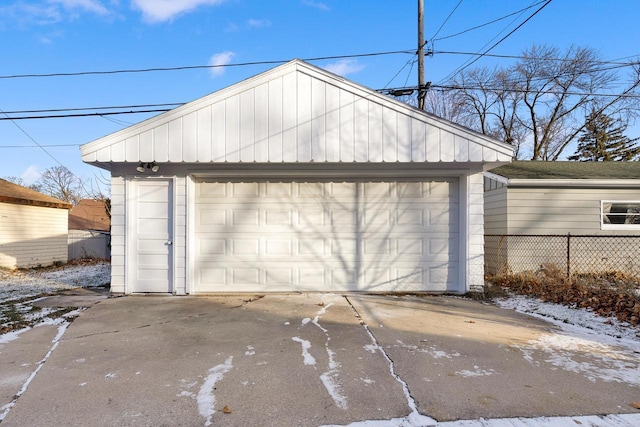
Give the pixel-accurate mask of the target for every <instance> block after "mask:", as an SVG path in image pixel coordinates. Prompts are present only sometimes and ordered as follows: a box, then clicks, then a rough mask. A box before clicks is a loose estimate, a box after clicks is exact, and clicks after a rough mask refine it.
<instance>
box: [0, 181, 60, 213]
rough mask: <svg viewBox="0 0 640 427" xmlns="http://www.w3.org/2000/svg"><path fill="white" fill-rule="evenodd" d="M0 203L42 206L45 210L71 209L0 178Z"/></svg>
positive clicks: (50, 198)
mask: <svg viewBox="0 0 640 427" xmlns="http://www.w3.org/2000/svg"><path fill="white" fill-rule="evenodd" d="M0 202H4V203H11V204H15V205H30V206H42V207H46V208H59V209H71V204H69V203H67V202H64V201H62V200H58V199H56V198H55V197H51V196H47V195H45V194H42V193H40V192H38V191H35V190H32V189H30V188H27V187H23V186H22V185H18V184H14V183H13V182H10V181H7V180H4V179H1V178H0Z"/></svg>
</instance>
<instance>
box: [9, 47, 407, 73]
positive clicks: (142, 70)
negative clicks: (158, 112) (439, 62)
mask: <svg viewBox="0 0 640 427" xmlns="http://www.w3.org/2000/svg"><path fill="white" fill-rule="evenodd" d="M414 53H415V51H414V50H394V51H388V52H373V53H360V54H354V55H334V56H319V57H314V58H303V59H302V60H303V61H307V62H313V61H324V60H328V59H345V58H365V57H372V56H384V55H398V54H410V55H413V54H414ZM289 61H290V60H289V59H283V60H272V61H254V62H238V63H235V64H219V65H186V66H181V67H157V68H139V69H136V68H132V69H121V70H104V71H77V72H70V73H44V74H12V75H4V76H2V75H0V79H21V78H38V77H75V76H90V75H105V74H125V73H148V72H155V71H182V70H198V69H210V68H231V67H246V66H249V65H274V64H284V63H287V62H289Z"/></svg>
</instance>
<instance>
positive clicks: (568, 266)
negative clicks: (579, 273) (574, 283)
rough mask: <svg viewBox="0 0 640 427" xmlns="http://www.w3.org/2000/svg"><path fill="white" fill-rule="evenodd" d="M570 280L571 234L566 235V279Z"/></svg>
mask: <svg viewBox="0 0 640 427" xmlns="http://www.w3.org/2000/svg"><path fill="white" fill-rule="evenodd" d="M569 278H571V233H567V279H569Z"/></svg>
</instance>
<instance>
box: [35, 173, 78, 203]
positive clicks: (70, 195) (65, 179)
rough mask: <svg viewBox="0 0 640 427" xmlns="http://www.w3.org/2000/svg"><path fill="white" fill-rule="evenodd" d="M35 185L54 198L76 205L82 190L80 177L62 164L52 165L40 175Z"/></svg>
mask: <svg viewBox="0 0 640 427" xmlns="http://www.w3.org/2000/svg"><path fill="white" fill-rule="evenodd" d="M37 185H38V187H39V191H40V192H42V193H44V194H47V195H49V196H51V197H55V198H56V199H60V200H64V201H65V202H67V203H71V204H72V205H74V206H75V205H77V204H78V202H79V201H80V200H81V199H82V198H83V196H84V191H83V189H82V182H81V181H80V178H78V177H77V176H75V175H74V174H73V172H71V171H70V170H69V169H67V168H66V167H64V166H53V167H50V168H49V169H46V170H45V171H44V172H42V175H40V179H38V182H37Z"/></svg>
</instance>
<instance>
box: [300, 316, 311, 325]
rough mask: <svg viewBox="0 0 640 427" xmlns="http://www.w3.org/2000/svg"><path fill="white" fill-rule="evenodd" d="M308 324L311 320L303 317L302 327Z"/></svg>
mask: <svg viewBox="0 0 640 427" xmlns="http://www.w3.org/2000/svg"><path fill="white" fill-rule="evenodd" d="M309 322H311V318H310V317H305V318H304V319H302V326H304V325H306V324H307V323H309Z"/></svg>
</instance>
